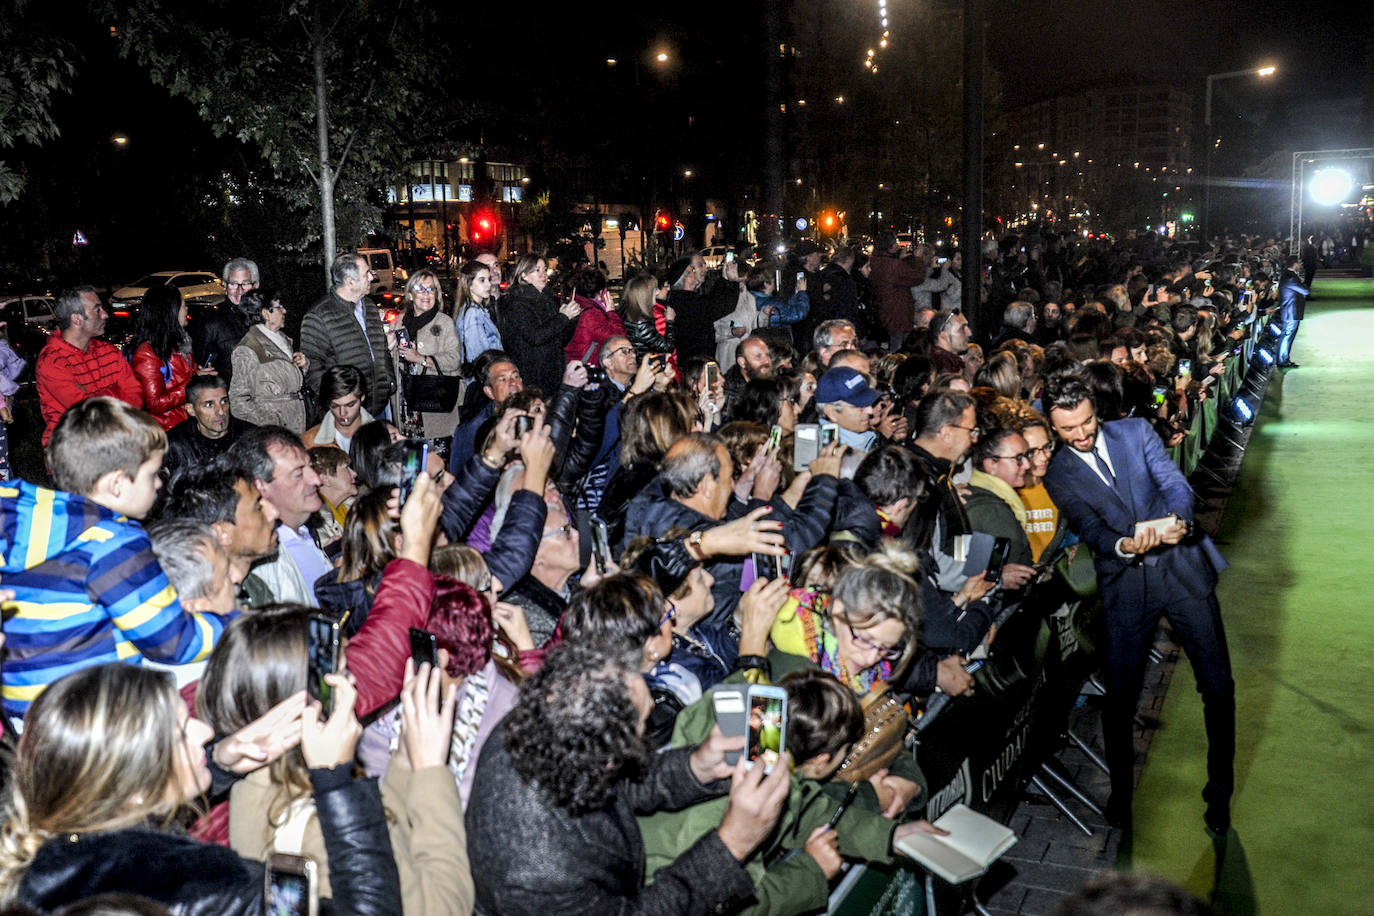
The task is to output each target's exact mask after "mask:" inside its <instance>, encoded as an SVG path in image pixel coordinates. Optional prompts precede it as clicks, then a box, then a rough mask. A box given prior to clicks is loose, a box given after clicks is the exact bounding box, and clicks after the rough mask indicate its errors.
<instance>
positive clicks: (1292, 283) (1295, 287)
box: [1279, 255, 1312, 369]
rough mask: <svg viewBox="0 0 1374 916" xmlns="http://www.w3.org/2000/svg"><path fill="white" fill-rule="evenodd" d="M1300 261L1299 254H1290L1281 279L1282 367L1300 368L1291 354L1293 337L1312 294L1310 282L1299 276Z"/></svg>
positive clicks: (1285, 262) (1280, 356)
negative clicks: (1306, 282)
mask: <svg viewBox="0 0 1374 916" xmlns="http://www.w3.org/2000/svg"><path fill="white" fill-rule="evenodd" d="M1300 263H1301V261H1300V259H1299V258H1298V256H1297V255H1291V256H1289V257H1288V258H1287V259H1286V260H1285V261H1284V271H1283V276H1282V277H1281V278H1280V279H1279V305H1280V311H1279V317H1280V318H1281V319H1283V335H1282V336H1281V337H1279V368H1280V369H1296V368H1298V364H1297V363H1295V362H1293V359H1292V357H1291V355H1290V354H1291V353H1292V352H1293V338H1294V337H1297V336H1298V325H1299V324H1301V323H1302V316H1303V312H1305V311H1306V310H1307V297H1308V296H1310V295H1311V294H1312V293H1311V290H1310V289H1309V288H1308V284H1305V283H1303V282H1302V278H1300V277H1299V276H1298V265H1299V264H1300Z"/></svg>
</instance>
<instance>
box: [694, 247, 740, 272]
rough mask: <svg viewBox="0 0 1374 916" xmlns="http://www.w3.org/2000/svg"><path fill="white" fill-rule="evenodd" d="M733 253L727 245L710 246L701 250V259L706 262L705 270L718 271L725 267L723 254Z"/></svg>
mask: <svg viewBox="0 0 1374 916" xmlns="http://www.w3.org/2000/svg"><path fill="white" fill-rule="evenodd" d="M727 251H734V249H733V248H731V247H730V246H729V245H712V246H710V247H709V248H703V249H701V259H702V260H703V261H705V262H706V269H707V270H720V269H721V268H722V267H724V266H725V252H727Z"/></svg>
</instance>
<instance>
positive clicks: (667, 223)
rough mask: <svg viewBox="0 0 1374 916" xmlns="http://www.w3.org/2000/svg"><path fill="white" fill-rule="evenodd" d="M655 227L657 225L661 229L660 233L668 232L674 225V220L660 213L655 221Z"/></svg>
mask: <svg viewBox="0 0 1374 916" xmlns="http://www.w3.org/2000/svg"><path fill="white" fill-rule="evenodd" d="M654 225H656V226H657V227H658V228H659V231H661V232H667V231H668V229H669V228H671V227H672V225H673V218H672V217H671V216H669V215H668V214H666V213H660V214H659V215H658V216H657V217H656V218H655V219H654Z"/></svg>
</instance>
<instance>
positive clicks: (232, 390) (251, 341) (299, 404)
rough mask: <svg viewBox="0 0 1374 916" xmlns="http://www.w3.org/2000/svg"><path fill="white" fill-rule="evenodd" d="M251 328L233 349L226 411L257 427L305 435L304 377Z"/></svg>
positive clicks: (272, 343)
mask: <svg viewBox="0 0 1374 916" xmlns="http://www.w3.org/2000/svg"><path fill="white" fill-rule="evenodd" d="M261 328H262V326H261V325H254V326H253V327H252V328H250V329H249V331H248V333H247V334H245V335H243V340H241V341H239V345H238V346H237V347H235V348H234V353H233V356H232V357H231V359H232V361H233V364H234V374H233V377H232V381H231V382H230V383H229V410H230V411H231V412H232V413H233V415H234V416H236V417H238V418H239V419H240V420H247V421H248V422H249V423H255V424H257V425H258V426H285V427H286V428H287V429H289V430H291V431H292V432H293V433H296V434H297V435H300V434H301V433H303V432H305V402H304V401H302V400H301V386H302V384H303V383H304V380H305V377H304V375H302V374H301V370H300V369H299V368H297V366H296V364H295V363H293V362H292V361H291V357H290V356H288V355H286V354H285V353H284V352H282V348H281V347H279V346H277V344H276V343H274V342H273V341H272V340H271V339H270V338H269V337H268V336H267V335H266V334H264V333H263V332H262V329H261Z"/></svg>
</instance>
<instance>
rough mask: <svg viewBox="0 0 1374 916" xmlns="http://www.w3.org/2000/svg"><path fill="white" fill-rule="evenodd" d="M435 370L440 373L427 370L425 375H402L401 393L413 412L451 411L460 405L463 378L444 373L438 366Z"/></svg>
mask: <svg viewBox="0 0 1374 916" xmlns="http://www.w3.org/2000/svg"><path fill="white" fill-rule="evenodd" d="M434 371H435V372H437V373H438V374H437V375H430V374H429V373H428V371H426V372H425V373H424V374H423V375H404V376H402V381H401V393H402V394H403V395H404V396H405V401H406V407H407V409H408V410H410V411H411V412H413V413H451V412H452V411H453V408H454V407H456V406H458V396H459V394H461V393H462V388H463V379H462V378H461V377H460V376H457V375H444V373H443V372H441V371H440V370H439V369H438V368H437V367H436V368H435V370H434Z"/></svg>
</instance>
